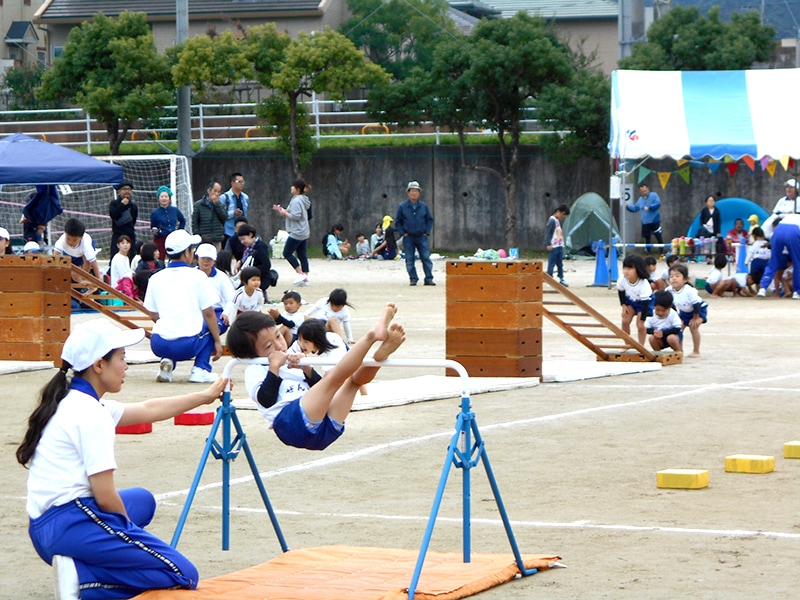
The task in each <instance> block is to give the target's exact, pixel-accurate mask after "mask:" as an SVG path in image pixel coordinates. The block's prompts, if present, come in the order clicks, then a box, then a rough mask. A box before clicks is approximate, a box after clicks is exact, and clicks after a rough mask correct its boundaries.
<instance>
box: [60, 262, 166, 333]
mask: <svg viewBox="0 0 800 600" xmlns="http://www.w3.org/2000/svg"><path fill="white" fill-rule="evenodd" d="M78 282H80V283H78ZM87 288H89V289H92V288H94V289H95V291H94V292H91V293H88V294H87V293H83V292H82V291H81V290H85V289H87ZM70 295H71V296H72V298H74V299H75V300H77V301H78V302H81V303H82V304H85V305H86V306H88V307H89V308H93V309H94V310H96V311H98V312H99V313H102V314H104V315H105V316H107V317H108V318H110V319H113V320H114V321H116V322H117V323H119V324H121V325H124V326H125V327H130V328H131V329H136V328H142V329H144V331H145V335H146V336H147V337H148V338H149V337H150V331H151V330H152V329H153V320H152V319H151V318H150V314H149V313H148V312H147V309H146V308H145V307H144V305H143V304H142V303H141V302H139V301H138V300H134V299H133V298H130V297H128V296H126V295H125V294H123V293H122V292H120V291H119V290H115V289H114V288H112V287H111V286H110V285H108V284H107V283H105V282H104V281H102V280H100V279H98V278H97V277H95V276H94V275H92V274H91V273H88V272H86V271H84V270H83V269H81V268H80V267H78V266H75V265H72V289H71V290H70ZM111 301H114V305H110V304H109V302H111Z"/></svg>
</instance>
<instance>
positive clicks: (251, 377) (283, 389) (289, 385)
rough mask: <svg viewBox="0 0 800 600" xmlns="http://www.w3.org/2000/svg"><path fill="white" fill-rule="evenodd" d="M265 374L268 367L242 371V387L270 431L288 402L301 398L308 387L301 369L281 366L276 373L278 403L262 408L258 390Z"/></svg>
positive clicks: (253, 367)
mask: <svg viewBox="0 0 800 600" xmlns="http://www.w3.org/2000/svg"><path fill="white" fill-rule="evenodd" d="M264 360H267V359H264ZM267 373H269V365H250V366H249V367H247V369H245V371H244V387H245V389H246V390H247V395H248V396H250V398H251V399H252V400H253V402H255V403H256V406H257V407H258V410H259V411H260V412H261V414H262V415H263V417H264V418H265V419H266V420H267V426H268V427H269V428H270V429H272V423H273V422H274V421H275V417H277V416H278V413H279V412H281V411H282V410H283V408H284V407H285V406H286V405H287V404H289V403H290V402H292V401H294V400H296V399H297V398H302V397H303V394H305V393H306V392H307V391H308V390H309V387H310V386H309V385H308V382H306V376H305V373H303V370H302V369H290V368H289V367H287V366H286V365H283V366H282V367H281V368H280V369H279V371H278V377H280V378H281V384H280V387H279V388H278V401H277V402H276V403H275V404H273V405H272V406H270V407H269V408H264V407H263V406H261V405H260V404H259V403H258V390H259V389H260V388H261V384H262V383H263V382H264V379H265V378H266V376H267Z"/></svg>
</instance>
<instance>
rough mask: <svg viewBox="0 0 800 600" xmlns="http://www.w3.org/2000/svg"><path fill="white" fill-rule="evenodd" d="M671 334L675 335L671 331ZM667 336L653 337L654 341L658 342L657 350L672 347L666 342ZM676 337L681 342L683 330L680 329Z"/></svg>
mask: <svg viewBox="0 0 800 600" xmlns="http://www.w3.org/2000/svg"><path fill="white" fill-rule="evenodd" d="M672 335H675V334H674V333H673V334H672ZM668 337H669V336H666V337H662V338H661V339H658V338H653V339H655V340H656V342H658V343H659V348H658V349H659V350H667V349H672V346H670V345H669V344H668V343H667V338H668ZM678 339H679V340H680V342H681V343H683V332H682V331H681V332H680V333H679V334H678Z"/></svg>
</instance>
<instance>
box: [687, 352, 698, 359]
mask: <svg viewBox="0 0 800 600" xmlns="http://www.w3.org/2000/svg"><path fill="white" fill-rule="evenodd" d="M689 358H700V353H699V352H692V353H691V354H690V355H689Z"/></svg>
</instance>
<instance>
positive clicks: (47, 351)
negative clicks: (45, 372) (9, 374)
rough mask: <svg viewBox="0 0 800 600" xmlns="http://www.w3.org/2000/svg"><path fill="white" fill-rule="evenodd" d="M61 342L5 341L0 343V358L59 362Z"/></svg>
mask: <svg viewBox="0 0 800 600" xmlns="http://www.w3.org/2000/svg"><path fill="white" fill-rule="evenodd" d="M62 346H63V344H35V343H34V344H31V343H27V342H6V343H3V344H0V360H52V361H54V362H55V363H56V364H61V347H62Z"/></svg>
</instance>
